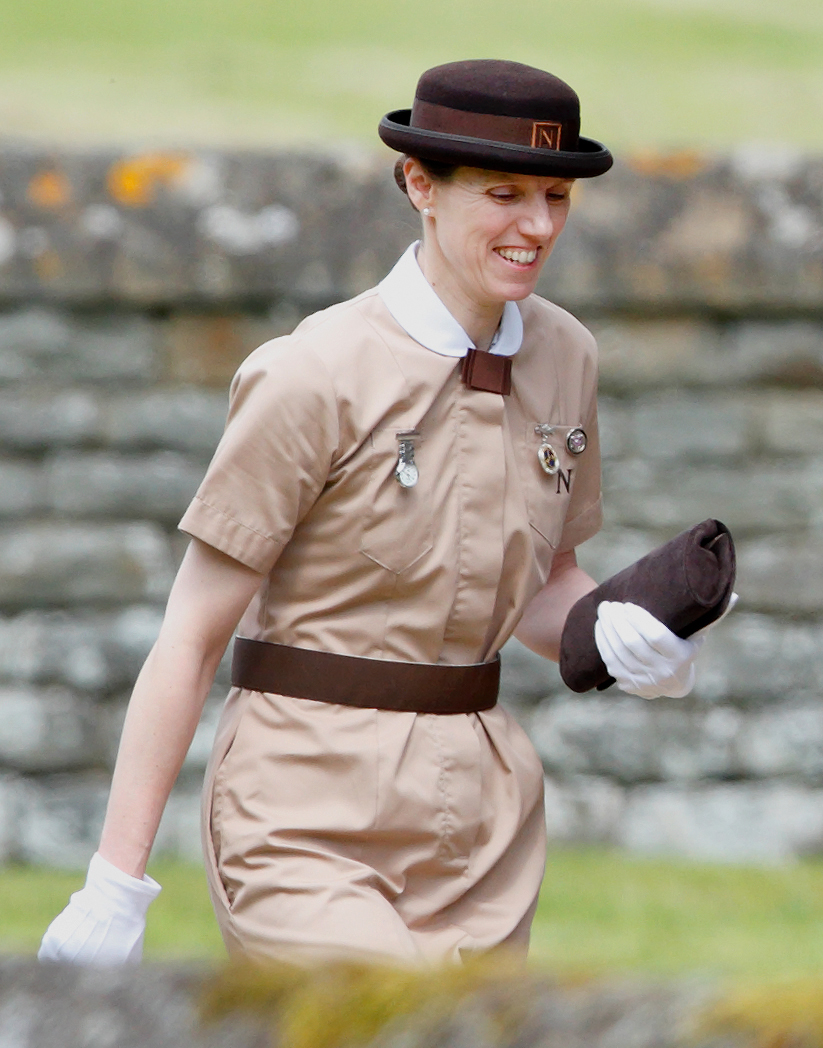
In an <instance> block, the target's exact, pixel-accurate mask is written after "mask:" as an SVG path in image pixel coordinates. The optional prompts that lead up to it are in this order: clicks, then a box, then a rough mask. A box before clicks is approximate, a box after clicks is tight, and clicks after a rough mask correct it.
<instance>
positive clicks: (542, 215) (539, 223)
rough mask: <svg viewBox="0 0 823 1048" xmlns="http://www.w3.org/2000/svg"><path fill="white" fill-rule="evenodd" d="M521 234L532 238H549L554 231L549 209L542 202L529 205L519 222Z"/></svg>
mask: <svg viewBox="0 0 823 1048" xmlns="http://www.w3.org/2000/svg"><path fill="white" fill-rule="evenodd" d="M520 229H521V232H522V233H524V234H527V235H529V236H533V237H541V238H545V237H550V236H551V234H552V231H553V229H554V222H553V219H552V214H551V209H550V207H549V205H548V204H547V203H545V202H544V201H541V202H536V203H534V204H533V205H531V206H530V207H529V208H528V210H527V211H526V213H525V214H524V215H523V217H522V219H521V222H520Z"/></svg>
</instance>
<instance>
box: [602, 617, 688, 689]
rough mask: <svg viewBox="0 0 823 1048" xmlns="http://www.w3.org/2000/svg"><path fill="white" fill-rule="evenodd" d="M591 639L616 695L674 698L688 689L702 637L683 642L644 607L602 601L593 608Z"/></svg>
mask: <svg viewBox="0 0 823 1048" xmlns="http://www.w3.org/2000/svg"><path fill="white" fill-rule="evenodd" d="M594 639H595V643H596V644H597V650H598V651H599V652H600V658H601V659H602V660H603V662H604V663H605V664H606V669H607V670H608V671H609V673H610V674H611V676H612V677H614V679H615V681H616V682H617V686H618V687H619V688H620V689H621V690H622V691H625V692H628V693H629V694H630V695H639V696H640V697H641V698H644V699H657V698H660V697H661V696H663V695H666V696H669V697H670V698H675V699H679V698H682V697H683V696H684V695H688V693H689V692H690V691H691V690H692V688H693V687H694V677H695V669H694V660H695V658H696V657H697V653H698V652H699V651H700V648H701V647H702V645H703V641H704V639H705V637H704V636H702V635H701V636H698V635H695V636H693V637H689V638H688V639H685V640H684V639H683V638H682V637H678V636H677V635H676V634H674V633H672V631H671V630H670V629H669V628H668V627H667V626H664V625H663V623H662V622H661V621H660V620H659V619H656V618H655V617H654V615H652V614H650V613H649V612H648V611H646V609H645V608H641V607H639V606H638V605H637V604H630V603H628V602H623V601H606V600H604V601H602V602H601V603H600V604H599V605H598V608H597V622H596V623H595V625H594Z"/></svg>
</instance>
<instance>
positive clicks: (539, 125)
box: [531, 120, 563, 149]
mask: <svg viewBox="0 0 823 1048" xmlns="http://www.w3.org/2000/svg"><path fill="white" fill-rule="evenodd" d="M562 130H563V125H562V124H556V123H553V122H549V121H546V120H535V121H534V123H533V124H532V141H531V146H532V149H559V148H560V132H561V131H562Z"/></svg>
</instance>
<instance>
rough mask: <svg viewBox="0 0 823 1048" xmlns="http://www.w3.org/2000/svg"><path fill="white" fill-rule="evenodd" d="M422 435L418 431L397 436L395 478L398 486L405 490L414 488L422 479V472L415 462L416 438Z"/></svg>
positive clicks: (405, 432)
mask: <svg viewBox="0 0 823 1048" xmlns="http://www.w3.org/2000/svg"><path fill="white" fill-rule="evenodd" d="M419 436H420V434H419V433H418V432H417V431H416V430H408V431H404V432H402V433H398V434H397V440H398V443H399V448H398V453H397V465H396V466H395V467H394V476H395V479H396V480H397V482H398V484H400V485H401V487H404V488H413V487H414V485H415V484H416V483H417V481H418V480H419V479H420V471H419V470H418V468H417V464H416V462H415V461H414V438H415V437H419Z"/></svg>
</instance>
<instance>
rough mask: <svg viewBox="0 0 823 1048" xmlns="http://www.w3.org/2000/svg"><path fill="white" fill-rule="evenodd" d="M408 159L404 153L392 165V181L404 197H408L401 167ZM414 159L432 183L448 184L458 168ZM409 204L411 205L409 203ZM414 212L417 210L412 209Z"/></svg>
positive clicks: (444, 163) (442, 163) (439, 161)
mask: <svg viewBox="0 0 823 1048" xmlns="http://www.w3.org/2000/svg"><path fill="white" fill-rule="evenodd" d="M409 159H411V158H410V157H408V156H407V155H406V154H405V153H404V154H403V156H401V157H398V159H397V162H396V163H395V165H394V180H395V182H396V183H397V185H398V186H399V188H400V189H401V190H402V191H403V192H404V193H405V194H406V196H408V195H409V191H408V189H407V188H406V176H405V175H404V174H403V165H404V164H405V163H406V161H407V160H409ZM414 159H415V160H416V161H417V163H418V164H419V165H420V166H421V167H422V168H423V170H424V171H425V172H426V174H427V175H428V176H429V178H430V179H431V180H432V181H433V182H448V181H449V179H451V178H452V177H453V175H454V173H455V171H456V170H457V169H458V167H460V165H459V164H449V163H446V162H445V161H442V160H422V159H421V158H420V157H419V156H417V157H414ZM409 203H410V204H411V201H409ZM412 207H414V204H412ZM414 210H415V211H416V210H417V208H416V207H414Z"/></svg>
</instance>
